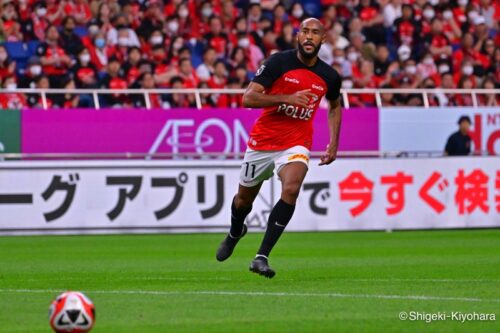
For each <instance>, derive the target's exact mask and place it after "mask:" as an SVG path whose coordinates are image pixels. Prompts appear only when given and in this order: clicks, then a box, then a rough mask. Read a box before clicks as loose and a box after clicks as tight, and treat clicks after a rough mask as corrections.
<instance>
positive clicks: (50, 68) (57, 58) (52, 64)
mask: <svg viewBox="0 0 500 333" xmlns="http://www.w3.org/2000/svg"><path fill="white" fill-rule="evenodd" d="M45 34H46V36H47V38H46V40H45V43H42V44H41V45H40V46H39V47H38V48H37V50H36V53H37V55H38V56H39V57H40V61H41V63H42V66H43V73H44V74H46V75H47V76H48V77H49V79H50V86H51V87H59V84H60V80H61V79H62V78H64V77H65V76H66V75H67V74H68V69H69V68H70V67H71V66H72V65H73V61H72V60H71V58H70V57H69V56H68V55H67V54H66V52H65V51H64V49H63V48H62V47H61V46H60V45H59V32H58V30H57V27H56V26H55V25H50V26H49V27H48V28H47V30H46V31H45Z"/></svg>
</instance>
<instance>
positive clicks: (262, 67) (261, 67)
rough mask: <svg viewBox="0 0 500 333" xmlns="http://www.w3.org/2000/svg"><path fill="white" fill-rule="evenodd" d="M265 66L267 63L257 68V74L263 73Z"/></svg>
mask: <svg viewBox="0 0 500 333" xmlns="http://www.w3.org/2000/svg"><path fill="white" fill-rule="evenodd" d="M265 68H266V65H261V66H260V67H259V69H258V70H257V72H256V73H255V76H259V75H260V74H262V72H263V71H264V69H265Z"/></svg>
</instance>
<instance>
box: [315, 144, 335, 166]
mask: <svg viewBox="0 0 500 333" xmlns="http://www.w3.org/2000/svg"><path fill="white" fill-rule="evenodd" d="M336 158H337V148H336V147H333V146H330V145H327V146H326V151H325V154H324V155H321V157H320V160H321V162H319V165H328V164H330V163H332V162H333V161H335V159H336Z"/></svg>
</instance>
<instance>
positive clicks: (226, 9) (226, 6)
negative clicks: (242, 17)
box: [220, 0, 238, 34]
mask: <svg viewBox="0 0 500 333" xmlns="http://www.w3.org/2000/svg"><path fill="white" fill-rule="evenodd" d="M236 17H238V9H236V8H235V7H234V2H233V1H232V0H224V1H223V2H222V13H221V15H220V18H221V20H222V26H223V29H224V32H225V33H226V34H229V33H231V27H232V26H233V24H234V20H235V18H236Z"/></svg>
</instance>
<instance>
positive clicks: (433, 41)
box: [424, 17, 452, 61]
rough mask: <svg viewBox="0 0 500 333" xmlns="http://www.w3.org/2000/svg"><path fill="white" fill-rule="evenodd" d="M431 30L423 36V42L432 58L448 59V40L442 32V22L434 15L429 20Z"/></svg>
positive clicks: (449, 48)
mask: <svg viewBox="0 0 500 333" xmlns="http://www.w3.org/2000/svg"><path fill="white" fill-rule="evenodd" d="M431 29H432V30H431V32H430V33H429V34H427V35H426V36H425V38H424V43H425V45H426V47H427V48H428V50H429V51H430V52H431V54H432V56H433V57H434V60H436V61H437V60H439V59H449V58H450V57H451V55H452V47H451V44H450V41H449V40H448V38H446V36H445V35H444V34H443V23H442V21H441V20H440V19H439V18H437V17H435V18H433V19H432V21H431Z"/></svg>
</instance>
